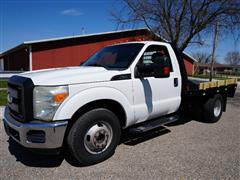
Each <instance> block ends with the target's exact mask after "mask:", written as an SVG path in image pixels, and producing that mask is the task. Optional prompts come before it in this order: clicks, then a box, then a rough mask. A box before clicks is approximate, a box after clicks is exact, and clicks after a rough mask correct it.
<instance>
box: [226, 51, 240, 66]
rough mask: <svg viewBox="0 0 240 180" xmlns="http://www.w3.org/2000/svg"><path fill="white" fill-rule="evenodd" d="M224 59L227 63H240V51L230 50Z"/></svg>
mask: <svg viewBox="0 0 240 180" xmlns="http://www.w3.org/2000/svg"><path fill="white" fill-rule="evenodd" d="M224 60H225V62H226V63H227V64H231V65H238V64H240V52H238V51H232V52H228V53H227V54H226V56H225V58H224Z"/></svg>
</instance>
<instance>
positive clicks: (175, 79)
mask: <svg viewBox="0 0 240 180" xmlns="http://www.w3.org/2000/svg"><path fill="white" fill-rule="evenodd" d="M173 81H174V87H178V78H174V80H173Z"/></svg>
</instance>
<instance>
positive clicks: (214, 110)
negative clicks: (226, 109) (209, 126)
mask: <svg viewBox="0 0 240 180" xmlns="http://www.w3.org/2000/svg"><path fill="white" fill-rule="evenodd" d="M223 103H224V101H223V98H222V96H221V95H220V94H217V95H215V96H213V97H211V98H210V99H208V100H207V101H206V102H205V104H204V105H203V117H204V121H206V122H209V123H215V122H217V121H218V120H219V119H220V118H221V116H222V112H223Z"/></svg>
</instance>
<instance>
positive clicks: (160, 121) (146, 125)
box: [127, 115, 179, 133]
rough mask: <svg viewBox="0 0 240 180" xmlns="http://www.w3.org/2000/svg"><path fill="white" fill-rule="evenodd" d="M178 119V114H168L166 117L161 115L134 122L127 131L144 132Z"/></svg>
mask: <svg viewBox="0 0 240 180" xmlns="http://www.w3.org/2000/svg"><path fill="white" fill-rule="evenodd" d="M178 119H179V116H178V115H173V116H168V117H161V118H157V119H154V120H148V121H146V122H143V123H140V124H136V125H134V126H132V127H130V128H129V129H128V130H127V131H128V132H129V133H144V132H147V131H150V130H153V129H156V128H159V127H161V126H163V125H165V124H170V123H172V122H175V121H177V120H178Z"/></svg>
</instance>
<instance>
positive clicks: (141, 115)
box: [133, 45, 181, 122]
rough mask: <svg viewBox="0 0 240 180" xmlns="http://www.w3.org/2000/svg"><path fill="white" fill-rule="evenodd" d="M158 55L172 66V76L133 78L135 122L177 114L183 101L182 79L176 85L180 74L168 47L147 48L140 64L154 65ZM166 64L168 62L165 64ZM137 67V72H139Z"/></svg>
mask: <svg viewBox="0 0 240 180" xmlns="http://www.w3.org/2000/svg"><path fill="white" fill-rule="evenodd" d="M156 54H158V55H161V56H162V57H161V58H159V59H161V60H163V61H167V63H168V64H169V65H170V71H171V72H170V76H169V77H164V78H155V77H143V78H137V77H136V76H135V77H134V78H133V90H134V92H133V96H134V107H135V121H136V122H142V121H145V120H147V119H153V118H156V117H159V116H162V115H167V114H170V113H173V112H175V111H176V110H177V109H178V107H179V105H180V101H181V95H180V93H181V86H180V79H177V81H178V84H177V85H176V83H174V81H176V78H179V74H177V73H176V67H175V69H174V68H173V66H172V59H171V58H170V55H169V52H168V49H167V47H165V46H161V45H150V46H148V47H147V49H146V50H145V52H144V53H143V55H142V57H141V58H140V60H139V62H138V64H140V63H143V64H148V63H153V61H152V59H153V57H154V56H155V55H156ZM165 63H166V62H165ZM136 68H137V67H135V72H136V71H137V69H136ZM174 79H175V80H174Z"/></svg>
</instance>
